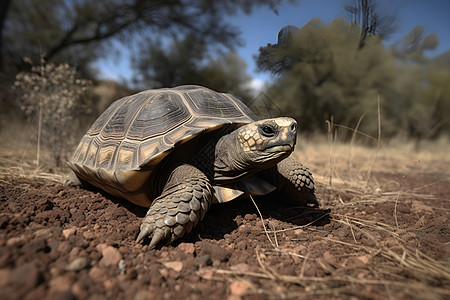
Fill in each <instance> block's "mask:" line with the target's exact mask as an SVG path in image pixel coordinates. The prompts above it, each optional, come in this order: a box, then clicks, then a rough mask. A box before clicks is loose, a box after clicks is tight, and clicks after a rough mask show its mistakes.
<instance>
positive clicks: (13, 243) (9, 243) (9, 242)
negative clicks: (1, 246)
mask: <svg viewBox="0 0 450 300" xmlns="http://www.w3.org/2000/svg"><path fill="white" fill-rule="evenodd" d="M23 240H24V237H23V236H17V237H12V238H10V239H8V240H7V241H6V246H17V245H19V244H21V243H22V241H23Z"/></svg>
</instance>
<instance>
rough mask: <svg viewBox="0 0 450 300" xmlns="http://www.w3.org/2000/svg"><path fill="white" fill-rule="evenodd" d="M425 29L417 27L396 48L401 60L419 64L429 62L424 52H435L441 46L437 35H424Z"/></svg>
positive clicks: (395, 50)
mask: <svg viewBox="0 0 450 300" xmlns="http://www.w3.org/2000/svg"><path fill="white" fill-rule="evenodd" d="M424 31H425V28H424V27H423V26H416V27H414V28H413V30H411V31H410V32H409V33H408V34H407V35H406V36H405V37H404V38H403V39H402V40H401V41H400V42H398V43H397V44H396V45H395V47H394V49H393V50H394V53H395V55H396V56H397V57H398V58H400V59H406V60H411V61H414V62H417V63H425V62H427V61H428V60H427V58H426V57H425V54H424V51H426V50H434V49H436V48H437V46H438V44H439V38H438V36H437V34H435V33H433V34H429V35H424Z"/></svg>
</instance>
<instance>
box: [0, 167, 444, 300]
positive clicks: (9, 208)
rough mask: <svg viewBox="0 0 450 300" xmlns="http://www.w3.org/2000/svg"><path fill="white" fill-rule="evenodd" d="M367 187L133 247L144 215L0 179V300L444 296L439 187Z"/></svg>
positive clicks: (431, 179) (59, 188)
mask: <svg viewBox="0 0 450 300" xmlns="http://www.w3.org/2000/svg"><path fill="white" fill-rule="evenodd" d="M374 178H375V179H376V181H377V182H378V185H379V187H378V188H377V189H376V190H373V191H371V192H370V193H369V192H367V191H366V190H364V189H358V188H349V187H348V188H339V187H329V186H327V185H325V184H324V183H321V182H320V181H319V184H318V188H317V194H318V198H319V199H320V201H321V203H322V207H321V208H320V209H305V208H300V207H295V206H293V205H292V204H289V203H285V202H284V201H283V200H282V199H276V198H270V197H266V198H259V199H255V201H256V203H257V205H258V207H259V209H260V211H261V213H262V217H263V219H264V225H265V228H266V232H265V231H264V227H263V225H262V221H261V219H260V216H259V214H258V211H257V210H256V207H255V205H254V204H253V203H252V201H251V200H250V199H248V200H242V201H235V202H232V203H228V204H222V205H217V206H214V207H213V208H212V210H211V211H210V212H208V214H207V215H206V217H205V219H204V220H203V221H202V222H201V224H200V225H199V226H198V227H197V228H195V229H194V230H193V232H191V233H190V234H189V235H187V236H185V237H184V238H183V239H182V240H181V241H179V242H178V243H176V244H174V245H171V246H165V247H162V248H161V249H156V250H149V249H148V246H147V245H141V244H135V242H134V240H135V238H136V236H137V234H138V230H139V225H140V222H141V219H142V217H143V216H144V215H145V213H146V210H145V209H142V208H139V207H137V206H133V205H132V204H129V203H126V202H122V201H121V200H119V199H114V198H112V197H110V196H108V195H105V194H102V193H100V192H99V191H93V190H83V189H79V188H73V187H66V186H63V185H60V184H54V183H48V182H47V183H39V182H31V183H30V182H25V181H23V180H22V181H21V180H18V181H17V180H16V181H14V180H8V181H0V197H1V198H0V293H1V296H0V297H1V298H2V299H281V298H295V299H298V298H300V299H302V298H305V299H306V298H308V299H310V298H311V297H315V298H319V299H330V298H331V299H334V298H339V299H341V298H352V297H357V298H359V299H386V298H389V297H390V298H392V299H425V298H428V299H430V298H431V299H433V298H437V299H440V298H445V297H449V295H450V292H449V291H450V274H449V270H450V269H449V262H450V261H449V252H450V251H449V240H450V229H449V225H448V224H449V205H448V204H449V202H448V201H449V199H448V194H449V193H450V182H449V181H448V180H442V177H440V176H438V175H435V176H434V175H430V174H426V175H425V174H423V173H420V172H410V174H408V176H402V174H395V173H394V174H393V173H377V174H374ZM399 191H407V192H399ZM376 193H379V194H376Z"/></svg>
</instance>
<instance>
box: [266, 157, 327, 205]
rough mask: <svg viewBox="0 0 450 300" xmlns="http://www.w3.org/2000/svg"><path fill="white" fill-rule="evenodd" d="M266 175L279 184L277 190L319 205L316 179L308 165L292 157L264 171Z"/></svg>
mask: <svg viewBox="0 0 450 300" xmlns="http://www.w3.org/2000/svg"><path fill="white" fill-rule="evenodd" d="M264 177H265V178H266V179H267V180H269V181H270V182H272V183H273V184H275V186H277V192H279V193H281V194H282V195H284V196H286V197H287V198H288V199H289V200H291V201H295V202H300V203H301V204H304V205H306V204H312V205H313V206H319V202H317V199H316V195H315V186H314V179H313V176H312V174H311V172H310V171H309V169H308V168H307V167H305V166H304V165H302V164H301V163H300V162H298V161H297V160H295V159H294V158H292V157H288V158H286V159H284V160H282V161H281V162H279V163H278V164H277V166H276V167H275V168H272V169H270V170H268V171H267V172H266V173H264Z"/></svg>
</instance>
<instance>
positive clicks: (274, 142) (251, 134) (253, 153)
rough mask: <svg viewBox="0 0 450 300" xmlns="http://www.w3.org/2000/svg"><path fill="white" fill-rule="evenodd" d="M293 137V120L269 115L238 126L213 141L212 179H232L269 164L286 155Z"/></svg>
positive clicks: (288, 152)
mask: <svg viewBox="0 0 450 300" xmlns="http://www.w3.org/2000/svg"><path fill="white" fill-rule="evenodd" d="M296 138H297V122H296V121H295V120H294V119H292V118H286V117H282V118H273V119H265V120H261V121H255V122H253V123H250V124H247V125H245V126H242V127H240V128H238V129H236V130H235V131H233V132H231V133H229V134H227V135H225V136H223V137H222V138H221V139H220V140H219V142H218V143H217V145H216V151H215V162H214V179H215V180H217V181H235V180H238V179H241V178H243V177H246V176H248V175H251V174H254V173H256V172H258V171H261V170H264V169H268V168H271V167H273V166H275V165H276V164H277V163H278V162H280V161H281V160H283V159H285V158H286V157H288V156H289V155H290V154H291V153H292V151H294V146H295V142H296Z"/></svg>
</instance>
